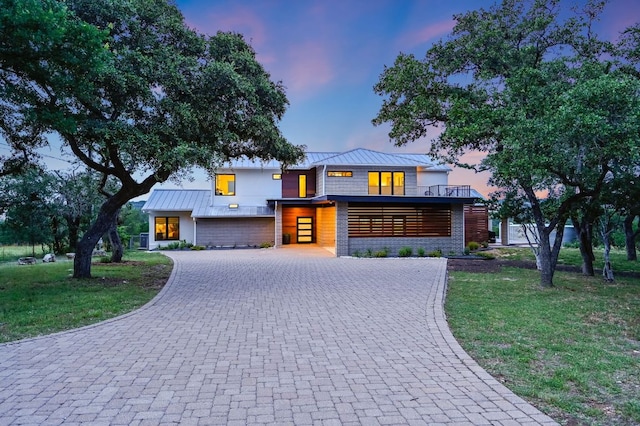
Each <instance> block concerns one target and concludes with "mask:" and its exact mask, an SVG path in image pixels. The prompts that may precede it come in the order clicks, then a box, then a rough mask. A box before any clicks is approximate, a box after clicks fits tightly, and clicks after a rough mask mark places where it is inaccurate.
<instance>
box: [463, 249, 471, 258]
mask: <svg viewBox="0 0 640 426" xmlns="http://www.w3.org/2000/svg"><path fill="white" fill-rule="evenodd" d="M469 253H471V250H470V249H469V247H465V248H464V254H465V255H466V256H468V255H469Z"/></svg>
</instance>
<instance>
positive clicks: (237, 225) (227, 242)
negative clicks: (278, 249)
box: [196, 217, 274, 246]
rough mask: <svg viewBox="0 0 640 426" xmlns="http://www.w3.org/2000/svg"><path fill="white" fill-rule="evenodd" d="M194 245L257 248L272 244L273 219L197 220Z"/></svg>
mask: <svg viewBox="0 0 640 426" xmlns="http://www.w3.org/2000/svg"><path fill="white" fill-rule="evenodd" d="M197 226H198V229H197V233H196V239H197V242H196V244H198V245H203V246H247V245H248V246H259V245H260V244H262V243H265V242H269V243H273V242H274V241H273V226H274V219H273V218H268V217H266V218H250V219H199V220H198V225H197Z"/></svg>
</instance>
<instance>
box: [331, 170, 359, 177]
mask: <svg viewBox="0 0 640 426" xmlns="http://www.w3.org/2000/svg"><path fill="white" fill-rule="evenodd" d="M327 176H329V177H353V172H352V171H346V170H330V171H328V172H327Z"/></svg>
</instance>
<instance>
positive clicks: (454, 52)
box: [373, 0, 640, 287]
mask: <svg viewBox="0 0 640 426" xmlns="http://www.w3.org/2000/svg"><path fill="white" fill-rule="evenodd" d="M559 4H560V2H559V1H557V0H535V1H531V2H526V1H520V0H504V1H503V2H502V3H501V4H500V5H499V6H494V7H493V8H491V9H489V10H484V9H480V10H479V11H473V12H469V13H466V14H461V15H456V16H454V18H455V19H456V21H457V22H456V25H455V27H454V29H453V32H452V34H451V36H450V38H449V39H448V40H446V41H440V42H438V43H436V44H434V46H433V47H431V48H430V49H429V50H428V51H427V53H426V56H425V58H424V59H423V60H417V59H416V58H415V57H414V56H413V55H406V54H400V55H399V56H398V58H397V59H396V61H395V63H394V65H393V66H392V67H389V68H387V67H385V69H384V72H383V73H382V75H381V77H380V80H379V82H378V83H377V85H376V86H375V87H374V90H375V92H376V93H378V94H379V95H381V96H384V97H385V99H384V101H383V105H382V107H381V109H380V112H379V113H378V115H377V117H376V118H375V119H374V120H373V123H374V124H376V125H379V124H382V123H386V122H390V123H391V125H392V127H391V131H390V133H389V135H390V137H391V138H392V139H393V140H394V141H395V143H396V144H397V145H403V144H406V143H408V142H412V141H415V140H418V139H420V138H422V137H424V136H426V135H427V134H428V132H429V131H430V130H431V129H433V127H434V126H440V127H441V128H442V133H441V134H440V135H439V136H438V137H437V138H435V139H434V140H433V141H432V143H431V148H430V153H431V155H432V156H434V157H440V158H441V159H443V160H445V161H448V162H452V163H454V164H457V165H461V166H466V167H474V168H476V170H489V171H490V172H491V173H492V178H491V180H490V183H491V184H493V185H495V186H498V187H500V188H503V192H507V193H509V194H510V197H511V198H512V199H514V200H519V203H520V204H521V205H526V206H527V208H528V209H529V210H530V215H531V217H532V218H533V221H534V223H535V227H536V231H537V233H538V238H539V242H540V244H539V246H538V250H539V255H540V267H541V275H540V284H541V286H543V287H548V286H552V285H553V275H554V272H555V266H556V262H557V256H558V253H559V251H560V247H561V244H562V235H563V231H564V225H565V223H566V221H567V220H568V219H569V217H570V215H571V213H572V212H574V211H575V209H576V208H577V206H579V205H580V203H581V202H582V201H583V200H587V199H589V198H595V197H597V196H598V195H599V194H600V192H601V191H602V189H603V187H604V183H605V177H606V176H607V173H608V172H609V170H610V169H611V167H612V163H613V162H620V161H631V158H630V157H633V156H635V155H637V152H638V148H637V147H638V134H639V133H638V130H639V126H638V120H637V119H638V114H639V111H640V109H639V99H638V93H639V92H638V85H637V84H636V82H635V81H634V80H633V79H632V78H630V77H629V76H628V75H626V74H625V73H623V72H621V71H619V70H617V68H616V65H617V63H616V62H615V61H614V60H613V59H608V60H604V59H601V58H603V57H605V56H604V54H605V53H607V54H609V55H612V52H613V51H614V50H613V47H612V45H611V44H609V43H606V42H602V41H599V40H598V39H597V38H595V37H594V36H593V33H592V31H591V24H592V22H593V20H594V19H595V18H596V17H597V15H598V14H599V12H600V10H601V6H600V4H594V3H590V4H589V5H588V6H587V8H586V9H585V10H584V13H582V14H577V15H576V16H572V17H570V18H568V19H566V20H561V19H560V16H561V15H560V9H559ZM470 150H476V151H481V152H485V153H486V157H485V159H484V160H483V161H482V162H481V163H480V164H479V165H468V164H463V163H462V162H461V160H460V157H461V156H462V155H463V154H464V153H466V152H468V151H470ZM630 152H631V154H629V153H630ZM554 231H555V235H556V236H555V239H554V241H553V242H551V241H550V236H551V234H552V233H553V232H554Z"/></svg>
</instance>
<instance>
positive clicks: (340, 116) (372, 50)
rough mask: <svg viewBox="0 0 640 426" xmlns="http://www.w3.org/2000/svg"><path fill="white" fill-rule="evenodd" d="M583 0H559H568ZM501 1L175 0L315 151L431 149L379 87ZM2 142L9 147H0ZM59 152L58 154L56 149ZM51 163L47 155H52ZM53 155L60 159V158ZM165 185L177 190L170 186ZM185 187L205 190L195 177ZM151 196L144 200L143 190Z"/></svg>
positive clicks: (625, 4) (611, 23) (610, 25)
mask: <svg viewBox="0 0 640 426" xmlns="http://www.w3.org/2000/svg"><path fill="white" fill-rule="evenodd" d="M585 1H586V0H561V4H562V5H563V7H565V6H570V5H573V4H584V3H585ZM494 3H495V1H494V0H491V1H487V0H317V1H312V0H254V1H250V0H176V4H177V6H178V8H179V9H180V10H181V11H182V13H183V14H184V16H185V20H186V22H187V24H188V25H189V26H191V27H192V28H195V29H197V30H198V31H199V32H201V33H205V34H208V35H214V34H215V33H216V32H217V31H234V32H239V33H242V34H243V35H244V37H245V39H246V40H247V41H248V42H249V43H250V44H251V45H252V47H253V48H254V50H255V51H256V55H257V59H258V61H259V62H261V63H262V65H263V66H264V67H265V69H266V70H267V71H268V72H269V73H270V74H271V78H272V80H274V81H282V83H283V85H284V87H285V88H286V93H287V97H288V99H289V103H290V105H289V108H288V110H287V112H286V114H285V116H284V118H283V120H282V121H281V122H280V128H281V130H282V133H283V135H284V136H285V138H287V140H289V141H290V142H291V143H293V144H295V145H306V146H307V149H308V150H310V151H347V150H350V149H354V148H368V149H373V150H377V151H382V152H414V153H425V152H427V151H428V149H429V145H428V144H429V141H430V140H431V139H433V138H435V137H436V136H437V133H433V134H430V135H428V136H427V138H425V139H424V140H421V141H417V142H414V143H412V144H409V145H407V146H405V147H402V148H397V147H395V146H394V145H393V143H392V142H391V141H390V140H389V137H388V131H389V125H381V126H377V127H374V126H373V124H372V123H371V120H372V119H373V118H374V117H375V116H376V115H377V113H378V111H379V109H380V106H381V105H382V98H381V97H380V96H378V95H376V94H375V93H374V91H373V86H374V85H375V84H376V83H377V81H378V78H379V76H380V74H381V73H382V71H383V70H384V67H385V65H386V66H392V65H393V62H394V60H395V58H396V57H397V55H398V54H399V53H400V52H403V53H413V54H415V55H416V56H417V57H419V58H421V57H423V56H424V54H425V52H426V51H427V50H428V49H429V47H430V46H431V45H432V44H433V43H434V42H436V41H438V40H440V39H443V38H446V36H447V35H448V34H449V33H450V32H451V30H452V28H453V26H454V20H453V15H454V14H457V13H464V12H466V11H469V10H473V9H478V8H481V7H482V8H489V7H490V6H492V5H493V4H494ZM638 21H640V1H638V0H611V1H610V4H609V5H608V6H607V7H606V8H605V10H604V13H603V15H602V16H601V19H600V21H599V22H598V23H597V25H596V28H595V29H596V32H597V33H598V34H599V35H600V36H602V37H603V38H607V39H610V40H615V39H616V38H617V36H618V34H619V32H620V31H621V30H622V29H624V28H626V27H627V26H629V25H631V24H633V23H634V22H638ZM0 148H2V147H1V146H0ZM51 156H52V157H54V156H56V154H55V152H54V153H52V154H51ZM45 160H47V158H45ZM49 161H51V162H55V160H53V158H51V157H50V158H49ZM487 179H488V176H487V175H486V174H483V175H475V174H474V173H473V172H472V171H468V170H463V169H454V170H453V171H452V172H451V174H450V175H449V183H450V184H470V185H472V186H473V187H474V188H475V189H477V190H479V191H480V192H481V193H483V194H484V195H487V194H488V193H489V192H490V189H488V188H487V187H486V182H487ZM158 187H163V188H169V187H176V185H175V184H173V183H167V184H164V185H158V186H156V188H158ZM182 187H185V188H195V187H198V188H206V187H208V183H207V182H205V181H203V178H202V177H201V176H199V175H196V180H195V181H193V182H187V181H185V182H183V184H182ZM143 198H144V197H143Z"/></svg>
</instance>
